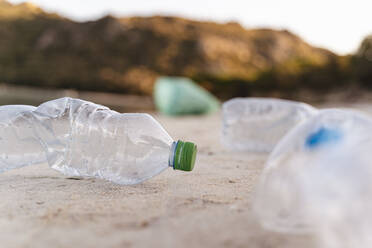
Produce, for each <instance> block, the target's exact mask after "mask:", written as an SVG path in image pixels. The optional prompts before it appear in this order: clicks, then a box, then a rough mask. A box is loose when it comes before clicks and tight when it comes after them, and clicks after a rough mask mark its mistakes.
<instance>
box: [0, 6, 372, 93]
mask: <svg viewBox="0 0 372 248" xmlns="http://www.w3.org/2000/svg"><path fill="white" fill-rule="evenodd" d="M370 47H371V39H367V40H366V41H365V42H363V45H362V47H361V49H360V51H359V52H358V54H357V55H355V56H347V57H340V56H337V55H335V54H333V53H332V52H330V51H328V50H325V49H319V48H315V47H313V46H311V45H309V44H307V43H306V42H304V41H303V40H301V38H299V37H297V36H296V35H294V34H292V33H290V32H288V31H285V30H281V31H278V30H270V29H244V28H243V27H242V26H240V25H239V24H237V23H226V24H217V23H213V22H199V21H192V20H187V19H182V18H176V17H160V16H155V17H148V18H142V17H133V18H122V19H117V18H113V17H110V16H107V17H105V18H102V19H99V20H97V21H91V22H84V23H78V22H74V21H71V20H68V19H66V18H63V17H61V16H58V15H56V14H50V13H46V12H44V11H43V10H41V9H40V8H38V7H37V6H34V5H32V4H20V5H12V4H10V3H8V2H7V1H5V0H0V82H6V83H11V84H20V85H32V86H42V87H57V88H73V89H78V90H93V91H109V92H118V93H132V94H144V95H146V94H150V93H151V91H152V86H153V82H154V79H155V78H156V77H157V76H158V75H173V76H188V77H191V78H193V79H195V80H197V81H198V82H199V83H201V84H202V85H203V86H204V87H206V88H207V89H209V90H211V91H212V92H214V93H215V94H217V95H218V96H220V97H232V96H244V95H250V94H251V93H252V92H257V91H259V92H264V91H270V90H277V91H281V90H282V91H290V92H295V91H296V90H297V89H298V88H309V89H321V90H325V89H331V88H333V87H339V86H340V85H345V84H348V83H350V82H352V81H353V79H354V78H360V79H362V80H365V81H366V82H368V78H370V77H371V74H370V71H371V70H370V69H369V68H371V60H370V56H371V51H370V50H371V48H370ZM366 51H367V52H366ZM368 51H369V52H368ZM368 54H369V55H368ZM354 66H360V70H359V71H357V70H355V69H353V68H354ZM366 84H367V83H366Z"/></svg>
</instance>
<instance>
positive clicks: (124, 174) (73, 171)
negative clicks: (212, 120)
mask: <svg viewBox="0 0 372 248" xmlns="http://www.w3.org/2000/svg"><path fill="white" fill-rule="evenodd" d="M6 107H7V106H4V107H3V108H4V109H5V108H6ZM30 108H31V107H30ZM5 119H6V118H5ZM5 119H2V120H1V123H3V122H5ZM6 122H7V123H8V131H9V132H12V133H17V134H22V135H23V137H20V136H19V135H14V136H12V137H8V139H7V142H9V143H10V144H12V145H14V146H16V148H15V149H14V151H13V157H14V159H13V160H12V161H11V162H10V163H8V168H9V169H11V168H16V167H21V166H25V165H28V164H33V162H30V160H28V159H27V156H26V157H25V156H23V155H21V154H20V153H21V151H22V149H23V147H28V146H33V147H34V148H33V149H30V153H33V155H32V156H35V158H38V159H37V160H42V159H44V160H45V161H47V162H48V164H49V165H50V166H51V167H52V168H54V169H56V170H58V171H60V172H62V173H64V174H66V175H69V176H87V177H98V178H103V179H107V180H110V181H113V182H116V183H120V184H133V183H138V182H141V181H143V180H146V179H148V178H150V177H152V176H154V175H156V174H158V173H160V172H161V171H163V170H164V169H166V168H168V160H169V152H170V147H171V144H172V142H173V140H172V139H171V137H170V136H169V135H168V134H167V132H166V131H165V130H164V129H163V128H162V127H161V126H160V124H159V123H158V122H157V121H156V120H155V119H153V118H152V117H151V116H150V115H148V114H120V113H118V112H116V111H112V110H110V109H109V108H107V107H104V106H101V105H98V104H94V103H91V102H87V101H83V100H79V99H72V98H61V99H57V100H53V101H49V102H46V103H44V104H42V105H40V106H39V107H37V108H36V109H33V110H31V109H28V110H26V111H19V112H18V113H17V114H14V115H13V116H12V117H10V118H8V119H7V120H6ZM4 132H5V130H4V131H3V133H4ZM26 134H27V135H26ZM1 155H2V157H3V156H6V152H3V151H2V152H1ZM20 161H23V162H20ZM27 161H28V163H27ZM35 161H36V160H35ZM25 162H26V163H25ZM37 162H40V161H37Z"/></svg>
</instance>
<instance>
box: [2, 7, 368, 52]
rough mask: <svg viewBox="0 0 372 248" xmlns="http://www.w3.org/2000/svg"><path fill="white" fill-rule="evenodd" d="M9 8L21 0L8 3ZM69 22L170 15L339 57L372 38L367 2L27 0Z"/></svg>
mask: <svg viewBox="0 0 372 248" xmlns="http://www.w3.org/2000/svg"><path fill="white" fill-rule="evenodd" d="M9 2H12V3H20V2H24V1H23V0H9ZM29 2H32V3H34V4H36V5H38V6H40V7H42V8H43V9H45V10H48V11H52V12H58V13H60V14H62V15H64V16H67V17H70V18H72V19H74V20H78V21H85V20H92V19H96V18H99V17H101V16H104V15H106V14H108V13H110V14H113V15H115V16H133V15H142V16H148V15H154V14H163V15H176V16H183V17H188V18H194V19H201V20H213V21H218V22H225V21H237V22H239V23H241V24H242V25H243V26H245V27H247V28H253V27H270V28H279V29H281V28H285V29H288V30H290V31H292V32H294V33H296V34H298V35H300V36H301V37H302V38H304V39H305V40H306V41H308V42H309V43H311V44H312V45H316V46H320V47H324V48H328V49H331V50H333V51H335V52H338V53H341V54H345V53H351V52H353V51H355V50H356V49H357V47H358V46H359V44H360V42H361V40H362V39H363V38H364V37H365V36H367V35H368V34H371V33H372V0H29Z"/></svg>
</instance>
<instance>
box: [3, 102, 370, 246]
mask: <svg viewBox="0 0 372 248" xmlns="http://www.w3.org/2000/svg"><path fill="white" fill-rule="evenodd" d="M331 106H340V105H337V104H332V105H331ZM353 107H357V108H359V109H363V110H367V111H369V108H370V107H369V105H367V104H359V105H353ZM369 112H370V111H369ZM155 117H156V118H157V119H158V120H159V121H160V122H161V123H162V124H163V125H164V127H165V128H166V129H167V130H168V131H169V133H170V134H171V136H172V137H173V138H174V139H184V140H190V141H194V142H195V143H197V144H198V148H199V153H198V157H197V162H196V166H195V169H194V171H193V172H191V173H185V172H177V171H173V170H172V169H169V170H167V171H165V172H164V173H162V174H161V175H159V176H157V177H155V178H153V179H151V180H149V181H147V182H145V183H142V184H140V185H136V186H119V185H115V184H112V183H110V182H106V181H102V180H96V179H76V178H66V177H65V176H63V175H61V174H59V173H58V172H56V171H54V170H52V169H50V168H48V166H46V165H41V166H33V167H28V168H22V169H18V170H14V171H9V172H6V173H3V174H1V175H0V185H1V186H0V199H1V200H0V247H4V248H7V247H48V248H49V247H252V248H255V247H260V248H269V247H275V248H278V247H286V248H287V247H304V248H305V247H314V241H313V240H312V239H311V237H306V236H292V235H285V234H278V233H273V232H269V231H266V230H263V229H262V228H261V227H260V225H259V224H258V222H257V221H256V219H255V218H254V216H253V214H252V213H251V200H252V192H253V190H254V186H255V183H256V179H257V177H258V176H259V174H260V172H261V169H262V167H263V165H264V162H265V159H266V157H267V155H266V154H253V153H245V154H239V153H230V152H226V151H224V149H223V148H222V147H221V145H220V143H219V132H220V117H219V115H213V116H207V117H186V118H176V119H173V118H169V117H163V116H155Z"/></svg>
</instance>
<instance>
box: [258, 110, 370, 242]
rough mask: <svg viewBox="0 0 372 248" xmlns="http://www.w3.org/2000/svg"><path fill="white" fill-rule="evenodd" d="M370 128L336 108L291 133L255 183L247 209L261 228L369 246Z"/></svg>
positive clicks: (362, 118)
mask: <svg viewBox="0 0 372 248" xmlns="http://www.w3.org/2000/svg"><path fill="white" fill-rule="evenodd" d="M371 130H372V119H371V118H369V117H368V116H366V115H364V114H362V113H359V112H356V111H351V110H341V109H327V110H320V111H319V114H317V115H315V116H313V117H312V118H310V119H309V120H308V121H306V122H304V123H302V124H300V125H298V126H296V127H295V128H294V129H292V130H291V131H290V132H289V133H288V134H287V135H286V136H285V137H284V138H283V139H282V140H281V141H280V142H279V143H278V145H277V146H276V148H275V149H274V150H273V152H272V153H271V155H270V157H269V159H268V161H267V163H266V165H265V168H264V170H263V172H262V175H261V178H260V180H259V182H258V185H257V189H256V194H255V197H254V204H253V205H254V207H253V210H254V212H255V213H256V216H258V219H259V220H260V222H261V223H262V224H263V226H265V227H266V228H268V229H271V230H276V231H282V232H290V233H298V232H302V233H304V232H310V233H315V234H317V235H316V237H317V238H318V239H320V241H321V246H320V247H327V248H330V247H332V248H333V247H338V248H339V247H350V248H351V247H371V246H372V239H371V238H370V231H371V230H372V214H371V213H370V209H371V207H372V198H371V195H372V162H371V159H370V157H371V151H372V133H371ZM352 244H353V245H352Z"/></svg>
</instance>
